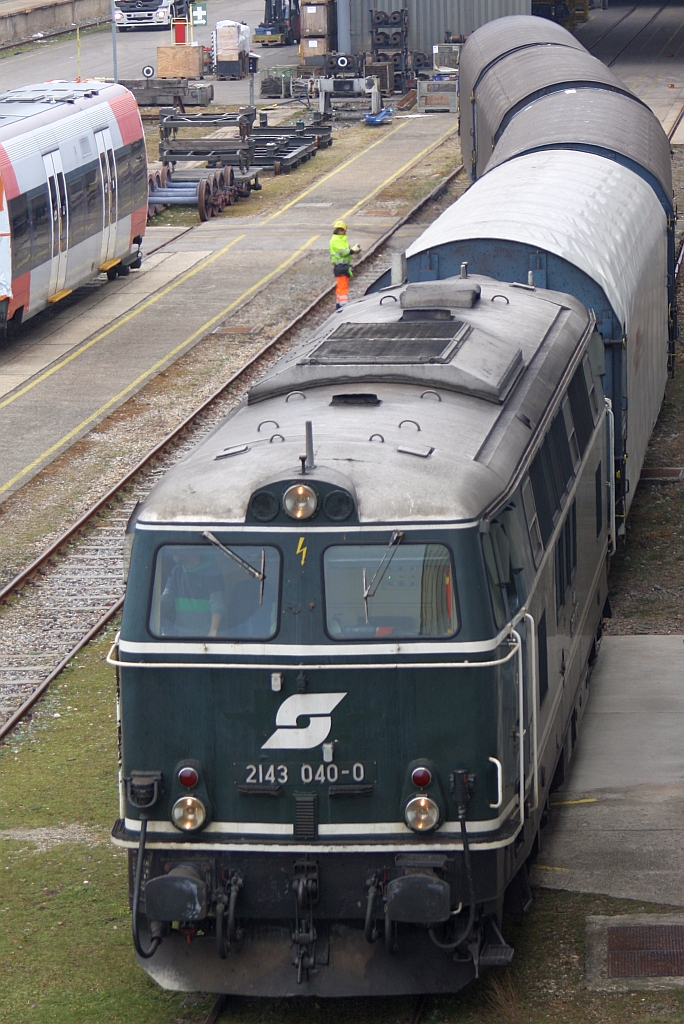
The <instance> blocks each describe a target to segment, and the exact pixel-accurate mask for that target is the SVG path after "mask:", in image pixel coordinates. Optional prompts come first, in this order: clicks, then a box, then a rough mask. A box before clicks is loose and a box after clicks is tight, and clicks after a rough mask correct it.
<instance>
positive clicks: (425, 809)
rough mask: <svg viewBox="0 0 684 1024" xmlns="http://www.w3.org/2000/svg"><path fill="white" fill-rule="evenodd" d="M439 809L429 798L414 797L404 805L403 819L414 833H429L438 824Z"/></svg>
mask: <svg viewBox="0 0 684 1024" xmlns="http://www.w3.org/2000/svg"><path fill="white" fill-rule="evenodd" d="M439 817H440V815H439V807H438V806H437V804H436V803H435V801H434V800H431V799H430V797H429V796H414V797H413V798H412V799H411V800H409V802H408V803H407V804H406V809H405V811H404V818H405V819H406V824H407V825H408V827H409V828H411V829H413V831H414V832H430V831H431V829H433V828H436V827H437V825H438V824H439Z"/></svg>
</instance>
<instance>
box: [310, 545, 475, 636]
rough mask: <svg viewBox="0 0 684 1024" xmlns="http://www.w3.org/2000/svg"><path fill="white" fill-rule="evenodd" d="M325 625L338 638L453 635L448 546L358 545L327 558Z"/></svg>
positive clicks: (455, 615)
mask: <svg viewBox="0 0 684 1024" xmlns="http://www.w3.org/2000/svg"><path fill="white" fill-rule="evenodd" d="M323 572H324V578H325V608H326V625H327V630H328V633H329V635H330V636H331V637H332V638H333V639H334V640H354V639H357V638H364V639H366V638H368V639H378V640H382V639H385V638H387V637H393V638H394V637H416V638H417V637H450V636H453V635H454V634H455V633H456V632H457V630H458V613H457V608H456V593H455V587H454V574H453V568H452V565H451V557H450V555H449V551H448V550H447V548H446V547H444V545H443V544H395V545H394V546H393V547H392V546H391V547H390V548H389V549H388V547H387V545H384V544H355V545H344V546H339V547H338V546H333V547H329V548H328V549H327V550H326V551H325V554H324V556H323Z"/></svg>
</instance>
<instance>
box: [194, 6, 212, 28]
mask: <svg viewBox="0 0 684 1024" xmlns="http://www.w3.org/2000/svg"><path fill="white" fill-rule="evenodd" d="M190 10H191V11H192V23H193V25H207V24H208V23H209V18H208V16H207V5H206V4H193V5H192V6H191V8H190Z"/></svg>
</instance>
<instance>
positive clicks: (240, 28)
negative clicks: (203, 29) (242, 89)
mask: <svg viewBox="0 0 684 1024" xmlns="http://www.w3.org/2000/svg"><path fill="white" fill-rule="evenodd" d="M213 50H214V66H215V70H216V77H217V78H243V77H244V76H245V75H246V74H247V72H248V70H249V67H248V55H249V29H248V28H247V26H246V25H241V24H240V23H239V22H237V21H217V22H216V28H215V29H214V33H213Z"/></svg>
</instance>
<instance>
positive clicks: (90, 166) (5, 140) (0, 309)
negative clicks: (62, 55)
mask: <svg viewBox="0 0 684 1024" xmlns="http://www.w3.org/2000/svg"><path fill="white" fill-rule="evenodd" d="M146 220H147V157H146V152H145V141H144V137H143V127H142V122H141V120H140V114H139V111H138V105H137V103H136V102H135V99H134V98H133V95H132V94H131V93H130V92H129V91H128V90H127V89H124V88H123V86H121V85H113V84H106V83H103V82H47V83H45V84H43V85H33V86H27V87H24V88H21V89H13V90H11V91H10V92H6V93H4V94H2V95H0V328H4V324H5V321H6V319H11V318H12V317H14V318H15V319H19V320H26V319H27V318H28V317H31V316H33V315H34V314H36V313H38V312H39V311H40V310H41V309H44V308H45V307H46V306H47V305H48V304H49V303H54V302H58V301H59V300H60V299H61V298H64V297H65V296H66V295H68V294H69V293H70V292H72V291H73V290H74V289H75V288H78V287H79V286H81V285H83V284H85V283H86V282H87V281H89V280H91V279H92V278H94V277H96V276H97V275H98V274H99V273H101V272H103V271H104V272H107V274H108V275H109V277H110V278H111V277H114V276H116V275H117V274H127V273H128V272H129V270H130V268H131V267H139V266H140V260H141V251H140V245H141V243H142V237H143V234H144V232H145V224H146Z"/></svg>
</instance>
